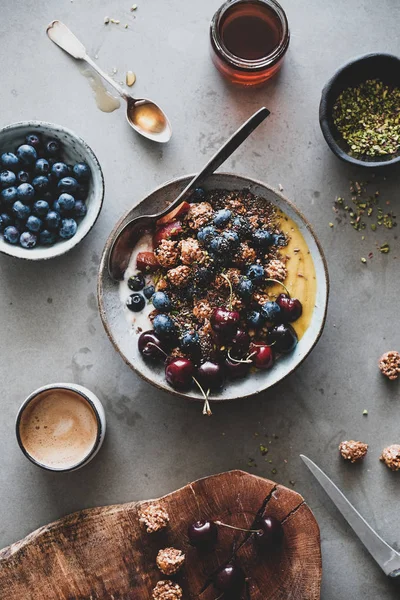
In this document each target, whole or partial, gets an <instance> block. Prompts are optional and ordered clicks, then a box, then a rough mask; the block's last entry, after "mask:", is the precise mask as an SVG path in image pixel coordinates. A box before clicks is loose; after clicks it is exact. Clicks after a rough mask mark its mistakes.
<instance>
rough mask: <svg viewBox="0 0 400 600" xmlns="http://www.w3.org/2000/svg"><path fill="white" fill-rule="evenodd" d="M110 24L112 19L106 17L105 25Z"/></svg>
mask: <svg viewBox="0 0 400 600" xmlns="http://www.w3.org/2000/svg"><path fill="white" fill-rule="evenodd" d="M109 22H110V17H104V25H108V24H109Z"/></svg>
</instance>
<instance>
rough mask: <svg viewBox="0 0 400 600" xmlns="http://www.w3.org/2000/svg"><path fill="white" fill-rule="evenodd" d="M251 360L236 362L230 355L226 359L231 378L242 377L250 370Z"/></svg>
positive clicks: (226, 368)
mask: <svg viewBox="0 0 400 600" xmlns="http://www.w3.org/2000/svg"><path fill="white" fill-rule="evenodd" d="M250 366H251V365H250V361H249V362H235V361H234V360H232V359H231V358H229V356H227V357H226V359H225V370H226V372H227V373H228V376H229V377H230V378H231V379H242V378H243V377H246V375H247V374H248V372H249V371H250Z"/></svg>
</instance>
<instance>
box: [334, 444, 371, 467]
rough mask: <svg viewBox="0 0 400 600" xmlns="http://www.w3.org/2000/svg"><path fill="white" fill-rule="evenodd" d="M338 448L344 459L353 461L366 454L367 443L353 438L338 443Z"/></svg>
mask: <svg viewBox="0 0 400 600" xmlns="http://www.w3.org/2000/svg"><path fill="white" fill-rule="evenodd" d="M339 450H340V454H341V455H342V456H343V458H344V459H345V460H349V461H350V462H352V463H355V462H357V461H358V460H361V459H362V458H364V456H365V455H366V454H367V452H368V444H364V443H363V442H355V441H354V440H349V441H344V442H341V443H340V445H339Z"/></svg>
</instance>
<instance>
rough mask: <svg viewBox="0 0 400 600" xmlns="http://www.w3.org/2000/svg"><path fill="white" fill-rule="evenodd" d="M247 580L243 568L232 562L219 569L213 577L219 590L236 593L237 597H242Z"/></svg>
mask: <svg viewBox="0 0 400 600" xmlns="http://www.w3.org/2000/svg"><path fill="white" fill-rule="evenodd" d="M245 581H246V576H245V574H244V573H243V571H242V569H241V568H240V567H238V566H237V565H235V564H232V563H230V564H227V565H226V566H225V567H224V568H223V569H221V570H220V571H218V572H217V573H216V574H215V575H214V578H213V582H214V586H215V587H216V588H217V590H219V591H220V592H227V593H229V594H232V593H234V594H235V597H236V598H239V597H240V593H241V591H242V589H243V586H244V583H245ZM229 597H231V596H229ZM224 598H225V596H224Z"/></svg>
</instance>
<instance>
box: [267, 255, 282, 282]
mask: <svg viewBox="0 0 400 600" xmlns="http://www.w3.org/2000/svg"><path fill="white" fill-rule="evenodd" d="M265 275H266V277H268V279H276V280H277V281H285V279H286V277H287V269H286V267H285V264H284V263H283V262H282V261H281V260H278V259H273V260H271V261H270V262H269V263H268V264H267V265H266V267H265Z"/></svg>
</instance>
